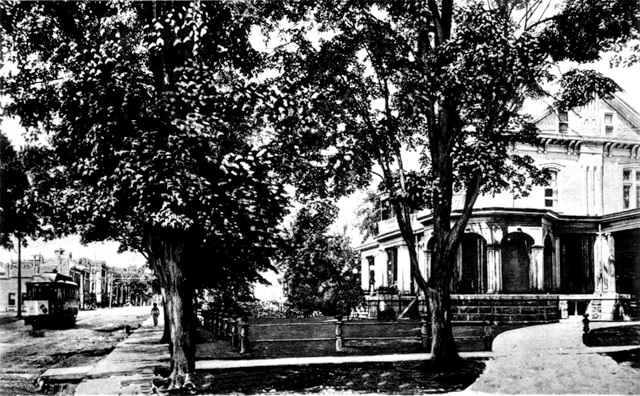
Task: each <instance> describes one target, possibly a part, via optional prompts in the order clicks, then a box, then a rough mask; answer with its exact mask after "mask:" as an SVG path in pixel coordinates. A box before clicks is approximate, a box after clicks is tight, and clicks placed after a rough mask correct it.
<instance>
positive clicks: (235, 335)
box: [231, 318, 240, 349]
mask: <svg viewBox="0 0 640 396" xmlns="http://www.w3.org/2000/svg"><path fill="white" fill-rule="evenodd" d="M239 337H240V333H239V331H238V319H233V318H232V319H231V348H232V349H235V348H237V347H238V345H239V344H240V342H239V341H240V340H239Z"/></svg>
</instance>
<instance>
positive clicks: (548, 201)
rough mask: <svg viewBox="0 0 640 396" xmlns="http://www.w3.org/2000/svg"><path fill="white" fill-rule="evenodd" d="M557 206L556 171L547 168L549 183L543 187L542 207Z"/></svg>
mask: <svg viewBox="0 0 640 396" xmlns="http://www.w3.org/2000/svg"><path fill="white" fill-rule="evenodd" d="M557 206H558V171H555V170H551V169H549V185H548V186H546V187H545V188H544V207H545V208H556V207H557Z"/></svg>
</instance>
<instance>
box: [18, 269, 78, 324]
mask: <svg viewBox="0 0 640 396" xmlns="http://www.w3.org/2000/svg"><path fill="white" fill-rule="evenodd" d="M26 284H27V294H26V296H25V298H24V303H23V304H24V307H25V312H24V313H23V315H22V316H23V317H24V322H25V324H27V325H32V326H33V328H34V329H35V328H37V327H41V326H44V325H46V326H55V327H71V326H73V325H75V323H76V316H77V315H78V309H79V307H80V293H79V287H78V284H77V283H75V282H73V278H71V277H70V276H66V275H62V274H59V273H57V272H48V273H42V274H37V275H34V276H33V278H32V280H31V281H29V282H27V283H26Z"/></svg>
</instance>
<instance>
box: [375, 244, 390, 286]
mask: <svg viewBox="0 0 640 396" xmlns="http://www.w3.org/2000/svg"><path fill="white" fill-rule="evenodd" d="M374 260H375V263H376V276H375V280H376V283H375V288H376V289H377V288H378V287H380V286H382V285H386V284H387V252H386V251H385V250H384V249H379V250H378V254H376V257H375V259H374Z"/></svg>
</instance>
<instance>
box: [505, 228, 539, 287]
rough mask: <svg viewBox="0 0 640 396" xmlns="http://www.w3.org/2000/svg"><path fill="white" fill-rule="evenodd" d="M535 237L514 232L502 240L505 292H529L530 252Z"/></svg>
mask: <svg viewBox="0 0 640 396" xmlns="http://www.w3.org/2000/svg"><path fill="white" fill-rule="evenodd" d="M532 245H533V238H531V237H530V236H529V235H527V234H525V233H523V232H514V233H512V234H509V235H507V236H506V237H505V238H504V239H503V240H502V290H503V291H504V292H505V293H528V292H529V291H530V288H529V254H530V252H531V246H532Z"/></svg>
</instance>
